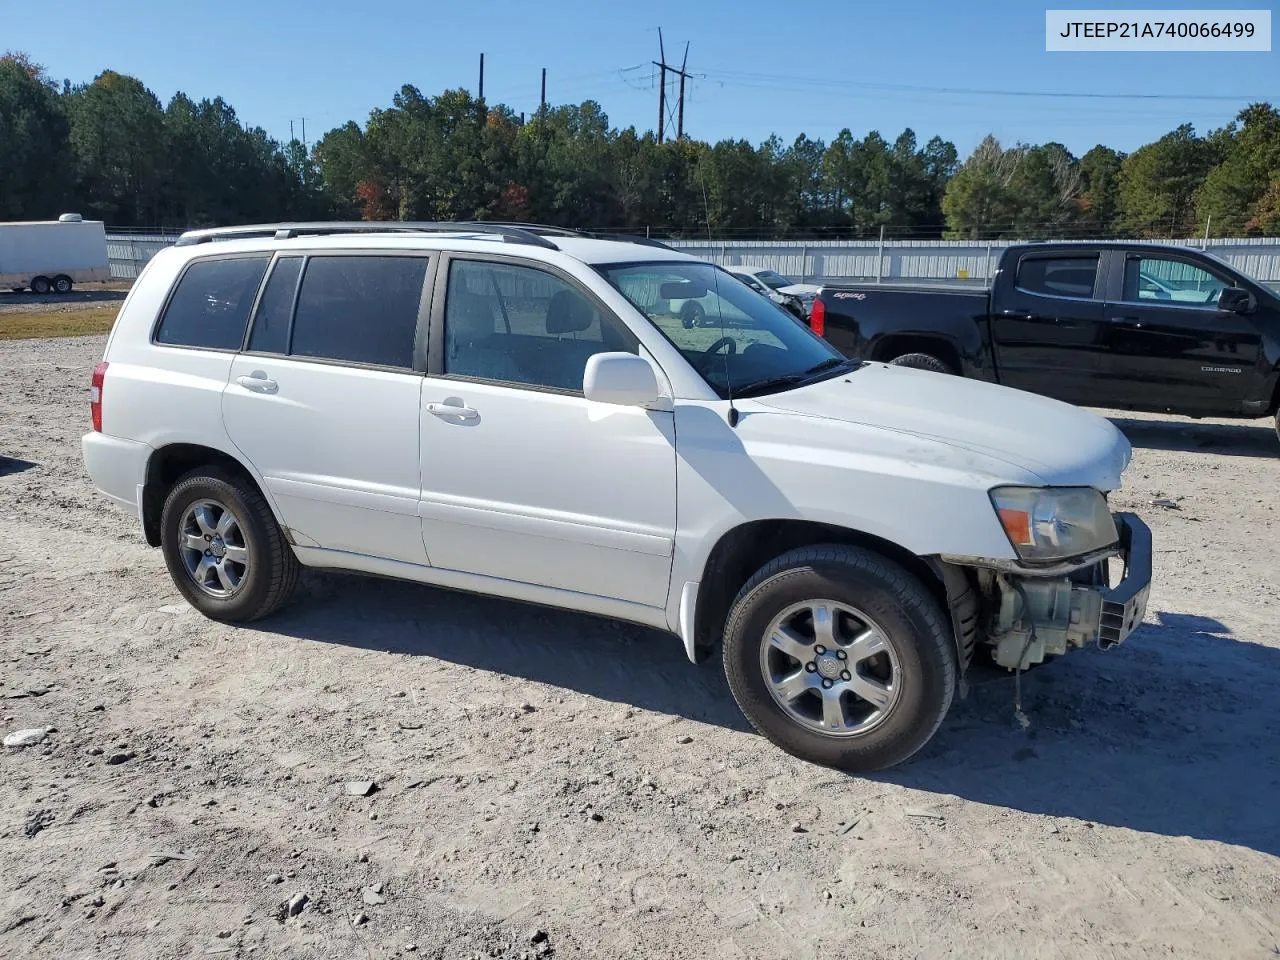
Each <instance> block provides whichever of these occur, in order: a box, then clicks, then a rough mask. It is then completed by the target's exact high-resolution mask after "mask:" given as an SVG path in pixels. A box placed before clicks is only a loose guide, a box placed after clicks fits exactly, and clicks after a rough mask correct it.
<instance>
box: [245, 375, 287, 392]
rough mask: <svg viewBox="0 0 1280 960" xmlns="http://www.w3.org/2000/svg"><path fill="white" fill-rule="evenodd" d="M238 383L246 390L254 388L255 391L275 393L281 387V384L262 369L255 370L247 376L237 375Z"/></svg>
mask: <svg viewBox="0 0 1280 960" xmlns="http://www.w3.org/2000/svg"><path fill="white" fill-rule="evenodd" d="M236 383H238V384H240V386H242V387H244V388H245V389H246V390H252V391H253V392H254V393H275V392H276V391H277V390H279V389H280V384H278V383H276V382H275V381H274V380H272V379H271V378H270V377H268V376H267V375H266V374H265V373H263V372H262V371H261V370H255V371H253V373H251V374H249V376H247V377H236Z"/></svg>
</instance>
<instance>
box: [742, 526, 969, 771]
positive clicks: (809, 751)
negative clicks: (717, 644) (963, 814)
mask: <svg viewBox="0 0 1280 960" xmlns="http://www.w3.org/2000/svg"><path fill="white" fill-rule="evenodd" d="M724 667H725V675H726V677H727V678H728V681H729V688H730V690H732V692H733V696H734V699H735V700H737V702H738V706H739V707H741V708H742V712H743V713H744V714H746V717H747V719H748V720H750V721H751V724H752V726H754V727H755V728H756V729H757V730H758V731H760V733H762V734H763V735H764V736H765V737H767V738H768V739H769V740H771V741H772V742H773V743H775V744H776V745H777V746H779V747H781V748H782V749H783V750H785V751H787V752H788V753H790V754H792V755H794V756H797V757H800V758H801V759H803V760H808V761H811V762H813V763H819V764H823V765H825V766H831V767H838V768H840V769H843V770H849V771H853V772H866V771H871V770H880V769H884V768H885V767H891V766H894V765H895V764H898V763H901V762H903V761H904V760H906V759H908V758H909V757H911V756H912V755H913V754H914V753H915V752H916V751H917V750H919V749H920V748H921V747H923V746H924V745H925V744H926V743H928V742H929V740H930V738H932V736H933V735H934V733H935V732H936V731H937V729H938V727H939V726H940V725H941V724H942V720H943V718H944V717H945V716H946V715H947V711H948V710H949V709H950V707H951V699H952V696H953V694H954V692H955V687H956V654H955V644H954V639H953V636H952V631H951V628H950V627H949V625H948V621H947V618H946V616H945V614H944V611H943V610H942V609H941V607H940V606H939V604H938V602H937V600H936V599H935V598H934V597H933V595H932V594H931V593H930V592H929V591H928V590H927V589H926V588H925V586H924V584H922V583H921V582H920V581H919V579H917V578H916V577H915V576H913V575H912V574H911V573H909V572H908V571H907V570H905V569H903V568H902V567H901V566H899V565H898V564H897V563H894V562H893V561H891V560H889V559H887V558H885V557H883V556H881V555H880V554H877V553H873V552H871V551H869V550H864V549H861V548H858V547H849V546H841V545H825V546H816V547H806V548H803V549H799V550H793V551H791V552H789V553H786V554H783V555H782V556H780V557H778V558H777V559H776V560H774V561H772V562H771V563H769V564H768V565H766V566H765V567H764V568H762V569H761V570H760V571H758V572H757V573H756V574H755V576H753V577H752V578H751V579H750V580H749V581H748V582H747V584H746V585H745V586H744V587H743V588H742V590H741V591H740V592H739V594H738V597H737V599H736V600H735V601H734V604H733V607H732V609H731V611H730V614H729V619H728V624H727V626H726V627H725V635H724Z"/></svg>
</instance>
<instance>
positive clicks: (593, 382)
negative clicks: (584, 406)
mask: <svg viewBox="0 0 1280 960" xmlns="http://www.w3.org/2000/svg"><path fill="white" fill-rule="evenodd" d="M582 392H583V394H584V395H585V396H586V398H587V399H588V400H594V401H595V402H596V403H612V404H617V405H618V406H623V407H645V406H648V405H650V404H653V403H656V402H657V401H658V400H660V399H661V397H662V392H661V388H659V386H658V375H657V374H656V373H655V372H654V370H653V365H652V364H650V363H649V361H648V360H646V359H645V358H644V357H638V356H636V355H635V354H634V353H597V354H596V355H595V356H593V357H591V359H589V360H588V361H587V369H586V372H585V373H584V374H583V377H582Z"/></svg>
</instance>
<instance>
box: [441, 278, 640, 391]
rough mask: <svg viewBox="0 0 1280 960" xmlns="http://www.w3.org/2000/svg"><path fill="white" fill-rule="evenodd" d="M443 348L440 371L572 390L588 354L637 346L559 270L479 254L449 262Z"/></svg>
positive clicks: (579, 382)
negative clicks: (486, 258)
mask: <svg viewBox="0 0 1280 960" xmlns="http://www.w3.org/2000/svg"><path fill="white" fill-rule="evenodd" d="M444 348H445V349H444V372H445V373H446V374H453V375H454V376H463V377H475V378H477V379H481V380H497V381H502V382H506V383H521V384H529V385H531V386H538V387H550V388H552V389H557V390H572V391H578V392H581V390H582V378H583V374H584V373H585V372H586V366H587V360H589V359H590V358H591V357H592V356H594V355H595V354H597V353H608V352H612V351H626V352H629V353H635V352H636V349H637V347H636V341H635V338H634V336H633V335H632V334H631V333H630V331H626V330H624V329H623V328H621V327H620V326H619V325H618V323H617V321H616V319H615V318H613V317H612V316H609V315H607V314H605V313H604V312H603V311H602V310H601V309H600V308H599V307H598V306H596V304H595V303H594V302H592V301H591V300H589V299H588V298H587V296H586V295H585V294H583V293H582V292H581V291H580V290H578V289H577V288H576V287H573V286H571V285H570V284H568V283H566V282H565V281H563V280H561V279H560V278H559V277H556V276H553V275H552V274H549V273H546V272H545V271H542V270H536V269H533V268H531V267H519V266H512V265H510V264H503V263H485V262H483V261H479V260H455V261H453V263H452V264H451V265H450V267H449V289H448V293H447V298H446V300H445V315H444Z"/></svg>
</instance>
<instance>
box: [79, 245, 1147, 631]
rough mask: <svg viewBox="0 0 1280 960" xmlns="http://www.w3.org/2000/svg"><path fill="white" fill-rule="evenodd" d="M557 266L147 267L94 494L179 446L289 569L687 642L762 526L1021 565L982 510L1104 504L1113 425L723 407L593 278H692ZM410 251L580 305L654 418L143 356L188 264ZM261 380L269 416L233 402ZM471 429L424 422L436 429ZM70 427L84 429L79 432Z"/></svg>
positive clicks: (188, 250)
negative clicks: (708, 581) (642, 361)
mask: <svg viewBox="0 0 1280 960" xmlns="http://www.w3.org/2000/svg"><path fill="white" fill-rule="evenodd" d="M557 243H560V244H561V246H562V249H561V250H558V251H552V250H545V249H541V248H538V247H531V246H520V245H514V244H500V243H495V242H494V241H493V240H491V239H478V238H474V237H448V236H438V235H437V236H422V237H415V236H407V235H403V234H402V235H397V236H391V237H379V236H360V237H350V236H348V237H330V238H301V239H290V240H279V241H276V240H270V239H254V240H229V241H224V242H219V243H217V244H208V245H202V246H197V247H179V248H172V249H169V250H166V251H163V252H162V253H160V254H159V255H157V256H156V257H155V258H154V259H153V260H152V261H151V263H150V264H149V265H148V266H147V268H146V269H145V270H144V272H143V276H142V277H141V278H140V279H139V280H138V282H137V284H136V285H135V287H134V290H133V291H132V292H131V294H130V296H129V298H128V300H126V302H125V305H124V307H123V308H122V310H121V315H120V318H119V319H118V321H117V323H116V326H115V329H114V330H113V332H112V335H111V338H110V340H109V342H108V347H107V355H106V359H107V360H108V361H109V363H110V367H109V369H108V372H107V377H106V384H105V388H104V400H103V418H104V432H103V434H100V435H96V436H95V435H90V437H87V438H86V439H85V441H84V451H85V461H86V465H87V467H88V469H89V471H90V474H91V476H92V477H93V479H94V482H95V484H97V486H98V487H99V488H100V489H102V490H104V492H106V493H107V494H108V495H109V496H111V497H112V498H113V499H116V500H117V501H119V502H122V503H131V504H135V505H136V503H137V501H138V494H137V485H138V484H140V483H142V482H143V481H144V479H145V477H146V464H147V458H148V457H149V456H150V455H151V452H152V451H153V450H158V449H161V448H163V447H164V446H166V445H168V444H171V443H190V444H202V445H204V446H208V447H212V448H214V449H216V450H219V451H223V452H225V453H227V454H229V455H231V456H235V457H236V458H237V459H239V460H240V461H241V462H242V463H243V464H244V465H245V467H246V468H247V469H248V470H249V472H250V474H251V475H252V476H253V477H254V478H255V479H256V480H257V482H258V484H259V486H260V487H261V488H262V490H263V491H264V493H265V495H266V497H267V499H268V501H269V502H270V503H271V505H272V508H273V510H274V511H275V512H276V515H277V517H278V518H279V519H280V520H281V522H282V523H284V524H285V525H286V526H288V527H290V528H291V529H293V530H296V536H295V549H296V552H297V554H298V556H299V557H300V558H301V559H302V561H303V562H304V563H308V564H312V565H315V566H327V567H341V568H344V569H353V570H362V571H366V572H371V573H379V574H385V575H389V576H397V577H402V578H405V579H409V580H417V581H421V582H425V583H435V584H439V585H441V586H446V587H452V588H457V589H465V590H474V591H478V592H483V593H491V594H495V595H500V596H505V597H510V598H513V599H519V600H528V601H532V602H538V603H547V604H552V605H556V606H563V607H568V608H573V609H579V610H583V611H587V612H591V613H596V614H602V615H607V616H616V617H620V618H624V619H628V620H635V621H638V622H641V623H648V624H650V625H653V626H658V627H662V628H665V629H669V630H671V631H672V632H675V633H678V634H680V635H681V636H683V637H684V639H685V641H686V643H687V644H689V645H690V646H691V644H692V632H693V624H694V614H695V609H696V604H697V593H698V590H699V587H700V584H702V582H703V577H704V570H705V566H706V562H707V559H708V556H709V555H710V553H711V551H712V549H713V548H714V546H715V544H716V543H717V541H718V540H719V539H720V538H721V537H723V536H724V535H725V534H726V533H728V532H729V531H731V530H733V529H734V528H735V527H737V526H739V525H741V524H743V523H747V522H750V521H755V520H776V519H797V520H809V521H818V522H822V523H826V524H831V525H834V526H837V527H843V528H847V529H851V530H856V531H859V532H862V533H865V534H870V535H873V536H876V537H880V538H882V539H884V540H887V541H889V542H891V543H893V544H896V545H898V546H899V547H901V548H902V549H905V550H908V551H910V552H912V553H914V554H917V555H920V556H931V555H948V556H961V557H988V558H996V559H1009V560H1012V559H1014V552H1013V549H1012V547H1011V546H1010V544H1009V541H1008V539H1007V538H1006V536H1005V534H1004V532H1003V530H1002V528H1001V527H1000V524H999V522H998V520H997V518H996V515H995V511H994V510H993V508H992V506H991V503H990V499H989V496H988V491H989V490H990V489H991V488H992V487H994V486H998V485H1002V484H1028V485H1043V484H1058V485H1086V486H1093V487H1096V488H1098V489H1101V490H1110V489H1114V488H1115V487H1117V486H1118V485H1119V482H1120V473H1121V471H1122V470H1123V468H1124V466H1125V465H1126V464H1127V461H1128V455H1129V447H1128V444H1127V442H1126V441H1125V440H1124V438H1123V437H1122V436H1121V435H1120V433H1119V432H1118V431H1117V430H1116V429H1115V428H1114V427H1113V426H1112V425H1111V424H1109V423H1108V422H1106V421H1105V420H1102V419H1101V418H1099V417H1096V416H1094V415H1093V414H1091V413H1087V412H1085V411H1082V410H1079V409H1077V408H1074V407H1071V406H1068V405H1066V404H1062V403H1058V402H1056V401H1053V400H1048V399H1045V398H1042V397H1038V396H1033V395H1030V394H1025V393H1021V392H1018V391H1014V390H1010V389H1007V388H1004V387H997V386H993V385H989V384H984V383H979V382H976V381H970V380H964V379H961V378H958V377H944V376H938V375H935V374H931V373H926V372H921V371H915V370H910V369H905V368H900V367H886V366H884V365H881V364H869V365H865V366H863V367H861V368H859V369H856V370H852V371H850V372H847V373H844V374H841V375H839V376H837V377H834V378H832V379H830V380H827V381H824V382H821V383H817V384H814V385H811V386H808V387H802V388H798V389H794V390H790V391H785V392H781V393H777V394H773V395H768V396H764V397H760V398H757V399H739V400H738V401H737V402H736V407H737V410H738V411H739V414H740V416H739V420H738V423H737V426H736V427H731V426H729V424H728V412H729V405H728V403H727V402H726V401H725V400H722V399H720V398H718V397H717V396H716V395H715V393H714V391H712V390H711V388H710V387H709V386H708V385H707V383H706V382H705V381H704V380H703V379H702V377H701V376H699V375H698V373H697V372H696V371H695V370H694V369H693V368H692V367H691V366H690V365H689V364H688V363H687V362H686V361H685V359H684V358H683V356H681V354H680V353H679V352H678V351H677V350H676V349H675V348H674V347H673V346H672V344H671V343H670V342H669V341H668V340H667V339H666V338H665V337H664V336H663V335H662V334H661V332H660V331H659V330H658V329H657V328H656V327H655V326H654V325H653V324H651V323H649V322H648V320H647V319H646V318H644V317H643V316H642V315H641V314H640V313H638V312H637V311H636V310H635V309H634V308H633V307H632V306H631V305H630V304H629V303H628V302H627V301H626V300H625V298H623V297H622V295H621V294H620V293H618V292H617V291H616V290H615V289H613V288H612V287H611V286H610V285H609V284H608V283H607V282H606V281H605V280H604V279H603V278H602V277H601V275H600V274H599V273H598V272H596V270H595V269H594V267H593V264H597V263H618V262H623V261H628V260H630V261H637V262H643V261H652V260H662V259H692V258H687V257H684V256H683V255H681V254H678V253H674V252H671V251H664V250H657V249H654V248H649V247H639V246H633V245H630V244H622V243H615V242H608V241H596V240H577V239H566V240H563V241H561V240H560V239H559V238H557ZM406 247H410V248H414V249H416V248H419V247H420V248H421V249H422V250H423V251H441V250H444V251H449V250H456V251H462V252H470V253H493V254H500V255H504V256H508V257H510V256H518V257H521V258H523V259H524V260H526V261H527V262H528V263H529V264H530V265H532V266H538V265H552V266H555V267H557V268H559V269H561V270H563V271H565V272H567V273H569V274H571V275H572V276H573V277H575V278H576V279H577V280H578V282H579V283H580V284H582V285H583V286H585V287H587V288H589V289H590V290H591V292H592V293H594V294H595V295H596V296H597V297H598V298H599V299H600V300H601V301H602V302H603V303H604V304H605V305H606V306H607V307H608V308H609V309H610V310H612V311H613V312H614V313H615V314H616V315H617V316H618V318H619V319H620V320H621V321H622V322H623V323H625V324H626V325H627V326H628V327H630V328H631V330H632V331H633V332H634V334H635V336H636V338H637V339H638V340H639V341H640V343H641V345H642V349H641V354H642V355H643V356H646V357H647V358H648V359H649V360H650V361H651V362H652V363H653V365H654V368H655V372H656V373H657V379H658V383H659V386H660V389H661V391H662V393H663V396H664V400H663V403H662V406H664V407H666V408H667V409H663V410H646V409H642V408H639V407H623V406H614V405H609V404H602V403H593V402H590V401H587V400H586V399H585V398H583V397H582V396H574V395H570V394H565V393H560V392H549V391H537V390H531V389H524V388H519V387H515V386H509V385H499V384H494V383H480V382H475V381H467V380H461V379H456V378H446V377H431V376H427V377H424V376H422V375H421V374H411V373H407V372H392V371H385V370H376V369H369V368H356V367H350V366H343V365H337V364H328V363H313V362H308V361H299V360H295V359H285V358H279V357H266V356H261V355H250V354H244V355H237V354H236V353H235V352H224V351H205V350H189V349H181V348H174V347H164V346H156V345H153V344H151V343H150V339H149V337H150V331H151V327H152V325H153V324H154V322H155V319H156V316H157V314H158V312H159V310H160V307H161V306H162V304H163V302H164V300H165V297H166V294H167V292H168V290H169V288H170V287H171V286H172V284H173V282H174V280H175V279H176V277H177V276H178V273H179V272H180V270H181V269H182V267H183V266H184V265H185V263H186V262H187V261H188V260H189V259H191V258H192V257H196V256H210V255H219V254H223V253H240V252H246V251H268V252H270V251H288V252H295V253H296V252H305V251H317V252H322V251H324V250H326V249H328V250H333V249H342V250H351V249H395V250H399V251H403V250H404V249H405V248H406ZM258 372H260V373H262V374H265V375H267V376H269V377H270V378H272V379H274V380H276V381H277V383H278V385H279V390H278V392H276V393H273V394H270V395H264V394H260V393H254V392H252V391H249V390H246V389H245V388H242V387H241V386H239V385H238V378H239V377H240V376H245V375H251V374H254V373H258ZM446 401H447V402H449V403H450V404H454V405H457V406H466V407H469V408H470V409H471V410H473V411H475V413H476V416H475V417H470V416H468V417H467V418H465V420H462V421H460V420H457V419H454V418H451V417H447V416H446V417H440V416H437V415H436V414H435V413H433V412H431V409H432V408H431V407H430V405H433V404H442V403H445V402H446ZM86 420H87V411H86Z"/></svg>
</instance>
